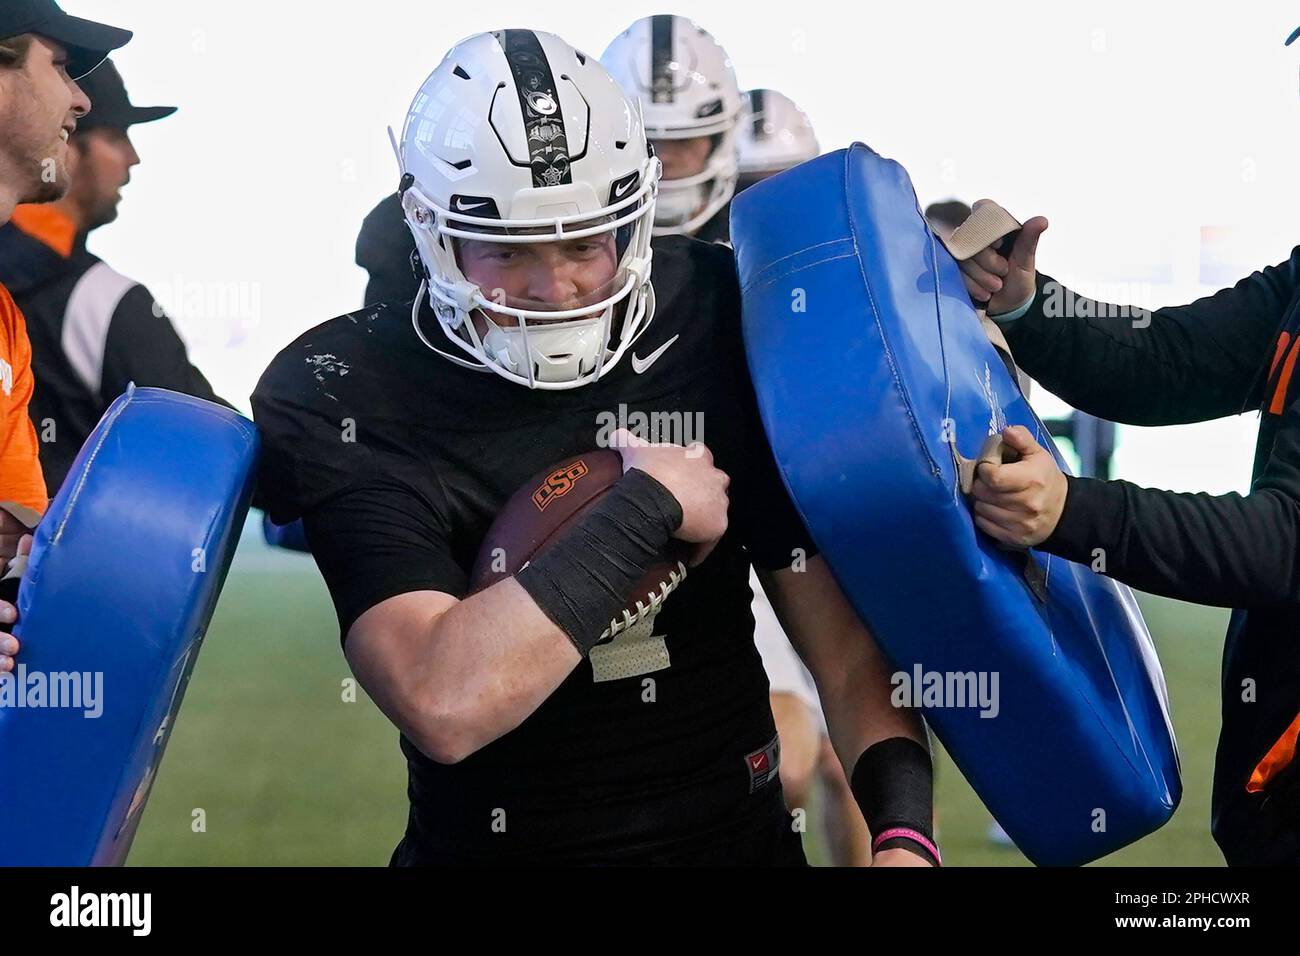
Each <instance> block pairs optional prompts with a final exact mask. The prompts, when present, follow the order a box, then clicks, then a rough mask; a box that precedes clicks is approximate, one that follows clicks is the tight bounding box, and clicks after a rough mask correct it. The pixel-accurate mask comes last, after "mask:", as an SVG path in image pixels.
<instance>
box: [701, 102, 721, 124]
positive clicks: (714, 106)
mask: <svg viewBox="0 0 1300 956" xmlns="http://www.w3.org/2000/svg"><path fill="white" fill-rule="evenodd" d="M721 112H722V99H721V98H719V99H716V100H709V102H707V103H703V104H701V105H700V106H699V107H698V108H697V109H696V110H695V118H696V119H704V117H706V116H717V115H718V114H719V113H721Z"/></svg>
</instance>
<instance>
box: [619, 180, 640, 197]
mask: <svg viewBox="0 0 1300 956" xmlns="http://www.w3.org/2000/svg"><path fill="white" fill-rule="evenodd" d="M635 182H636V180H635V179H629V180H628V181H627V182H625V183H624V184H623V185H622V187H621V188H620V187H618V186H615V187H614V198H615V199H622V198H623V197H624V196H626V195H627V191H628V190H629V189H631V188H632V185H633V184H634V183H635Z"/></svg>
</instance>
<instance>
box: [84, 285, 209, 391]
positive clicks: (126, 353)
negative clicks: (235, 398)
mask: <svg viewBox="0 0 1300 956" xmlns="http://www.w3.org/2000/svg"><path fill="white" fill-rule="evenodd" d="M128 382H135V384H137V385H148V386H152V387H154V388H170V389H171V390H172V391H175V392H182V393H184V394H186V395H193V396H194V397H195V398H204V399H207V400H208V401H209V402H217V403H218V404H221V405H225V406H226V407H227V408H233V407H234V406H232V405H231V404H230V403H229V402H227V401H226V400H225V399H222V398H218V397H217V395H216V394H215V393H214V392H213V391H212V386H211V385H209V384H208V380H207V379H206V378H204V377H203V373H202V372H200V371H199V370H198V369H197V368H195V367H194V366H193V365H191V364H190V358H189V355H188V354H187V353H186V351H185V343H184V342H182V341H181V337H180V336H179V335H177V334H176V329H175V327H173V326H172V323H171V319H169V318H168V317H167V315H166V313H164V312H163V311H162V309H161V308H160V307H159V306H158V305H157V303H156V302H155V300H154V297H153V296H152V295H151V294H150V292H149V290H148V289H146V288H145V287H144V286H141V285H137V286H135V287H134V288H132V289H131V290H130V291H129V292H127V294H126V295H124V296H123V297H122V301H121V302H119V303H118V306H117V309H116V310H115V311H114V312H113V318H112V320H111V321H110V322H109V325H108V335H107V337H106V339H105V341H104V375H103V378H102V380H101V383H100V393H101V394H102V395H103V396H104V400H105V401H112V400H113V399H114V398H116V397H117V396H118V395H121V394H122V393H123V392H124V391H126V386H127V383H128Z"/></svg>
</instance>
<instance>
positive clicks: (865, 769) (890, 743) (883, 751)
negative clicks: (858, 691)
mask: <svg viewBox="0 0 1300 956" xmlns="http://www.w3.org/2000/svg"><path fill="white" fill-rule="evenodd" d="M849 789H851V790H852V791H853V796H854V798H855V799H856V800H857V801H858V806H859V807H860V808H861V809H862V816H863V819H865V820H866V821H867V829H869V830H870V831H871V832H872V834H873V835H875V834H880V833H884V832H885V831H886V830H892V829H894V828H896V827H903V828H906V829H909V830H915V831H916V832H917V833H919V834H921V835H922V836H923V837H925V838H926V839H927V840H929V841H930V842H931V843H933V842H934V829H933V821H934V768H933V765H932V764H931V762H930V754H929V752H928V751H927V750H926V749H925V747H923V746H922V745H921V744H919V743H917V742H916V741H915V740H911V739H909V738H907V737H890V738H889V739H888V740H882V741H880V742H879V743H875V744H872V745H871V746H870V747H868V748H867V749H866V750H864V751H863V752H862V756H860V757H859V758H858V762H857V763H856V764H854V766H853V777H852V779H851V780H850V781H849ZM894 847H904V848H905V849H908V850H911V851H913V852H915V853H920V854H921V855H923V856H925V857H926V858H927V859H930V860H932V861H933V862H934V863H936V864H937V863H938V862H939V861H938V860H937V859H935V858H934V855H933V854H932V853H931V852H930V851H929V849H928V848H927V847H925V846H923V845H922V844H920V843H917V842H916V841H915V840H910V839H908V838H907V837H895V838H893V839H889V840H885V841H884V842H883V843H881V844H880V845H879V846H877V847H875V849H876V850H889V849H893V848H894Z"/></svg>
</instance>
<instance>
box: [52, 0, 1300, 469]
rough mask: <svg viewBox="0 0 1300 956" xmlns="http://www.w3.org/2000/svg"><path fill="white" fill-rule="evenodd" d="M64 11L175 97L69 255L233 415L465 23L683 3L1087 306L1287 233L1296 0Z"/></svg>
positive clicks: (1299, 117)
mask: <svg viewBox="0 0 1300 956" xmlns="http://www.w3.org/2000/svg"><path fill="white" fill-rule="evenodd" d="M64 7H65V9H67V10H68V11H69V12H71V13H74V14H77V15H81V16H87V17H92V18H96V19H102V20H104V21H106V22H109V23H114V24H119V25H122V26H126V27H130V28H132V29H134V30H135V33H136V36H135V39H134V40H133V41H132V42H131V43H130V44H129V45H128V46H127V47H126V48H125V49H124V50H123V51H121V52H120V53H119V54H118V55H117V56H116V58H115V59H116V61H117V63H118V65H119V66H120V68H121V70H122V73H123V76H124V78H125V80H126V82H127V87H128V89H129V90H130V92H131V96H132V99H133V100H134V101H135V102H136V103H138V104H142V105H151V104H155V103H162V104H175V105H179V106H180V107H181V111H180V112H179V113H178V114H177V115H176V116H174V117H172V118H170V119H167V120H163V121H161V122H158V123H154V124H150V125H147V126H141V127H136V128H135V130H134V131H133V134H132V135H133V139H134V140H135V143H136V146H137V148H138V150H139V152H140V155H141V157H142V159H143V164H142V165H141V166H140V167H138V168H137V169H136V170H135V172H134V180H133V182H132V183H131V184H130V185H129V186H128V187H127V188H126V190H125V191H124V200H123V204H122V206H121V217H120V218H119V220H118V222H116V223H114V224H113V225H111V226H107V227H105V228H104V229H102V230H100V231H99V232H97V233H95V234H94V236H93V237H92V239H91V248H92V250H94V251H95V252H97V253H98V254H100V255H101V256H103V257H104V258H105V259H107V260H108V261H109V263H110V264H112V265H113V266H114V267H115V268H117V269H118V270H120V271H122V272H124V273H126V274H128V275H130V276H132V277H133V278H136V279H138V280H140V281H142V282H144V283H145V284H146V285H147V286H149V287H150V289H151V290H152V291H153V293H154V294H155V296H157V297H158V299H159V300H160V301H161V302H162V303H163V305H164V306H166V307H167V309H168V311H169V312H170V314H171V315H172V316H173V317H174V318H175V319H176V320H177V325H178V327H179V328H180V330H181V333H182V335H183V336H184V337H185V339H186V340H187V341H188V342H189V344H190V348H191V354H192V357H193V358H194V360H195V362H196V364H198V365H199V366H200V367H201V368H202V369H203V370H204V372H205V373H206V374H207V376H208V377H209V379H210V380H211V381H212V382H213V384H214V386H215V387H216V388H217V390H218V392H219V393H221V394H222V395H223V396H225V397H226V398H227V399H229V400H230V401H232V402H234V403H235V404H237V405H240V406H241V407H243V408H245V409H247V407H248V399H247V396H248V394H249V393H250V392H251V391H252V388H253V385H254V384H255V383H256V381H257V378H258V376H259V374H260V373H261V370H262V369H263V368H264V367H265V365H266V364H267V362H268V361H269V360H270V358H271V357H272V356H273V355H274V354H275V352H276V351H277V350H278V349H279V348H281V347H282V346H283V345H285V344H286V343H288V342H289V341H290V340H292V339H293V338H294V337H296V336H297V335H298V334H299V333H300V332H302V331H303V330H305V329H307V328H309V327H311V326H313V325H315V324H317V323H319V322H322V321H324V320H326V319H328V318H331V317H333V316H335V315H338V314H341V313H343V312H347V311H350V310H352V309H355V308H357V307H359V306H360V305H361V298H362V290H363V288H364V277H363V273H362V272H361V270H360V269H359V268H357V267H356V266H355V265H354V264H353V261H352V250H353V243H354V240H355V238H356V233H357V229H358V227H359V225H360V222H361V219H362V217H363V216H364V215H365V213H366V212H367V211H368V210H369V209H370V208H371V207H372V206H373V205H374V203H375V202H376V201H377V200H378V199H379V197H381V196H382V195H384V194H385V193H386V192H388V191H391V190H392V189H393V188H394V187H395V185H396V180H397V173H396V164H395V162H394V160H393V156H392V152H391V150H390V148H389V145H388V140H387V135H386V133H385V127H386V126H387V125H388V124H390V123H391V124H392V125H393V126H394V128H395V129H399V130H400V126H401V121H402V119H403V117H404V116H405V111H406V107H407V104H408V103H409V101H410V99H411V96H412V95H413V94H414V92H415V91H416V89H417V88H418V87H419V85H420V83H421V82H422V81H423V80H424V78H425V76H426V75H427V74H428V73H429V72H430V71H431V70H432V69H433V67H434V66H435V65H437V63H438V61H439V60H440V59H441V58H442V56H443V54H444V53H445V52H446V50H447V48H448V47H449V46H450V45H451V44H452V43H454V42H455V41H456V40H458V39H460V38H462V37H464V36H467V35H469V34H471V33H475V32H479V31H482V30H490V29H499V28H503V27H532V28H537V29H546V30H550V31H552V32H556V33H558V34H560V35H561V36H563V37H565V38H566V39H567V40H569V42H571V43H573V44H574V45H576V46H578V47H579V48H581V49H584V50H585V51H586V52H588V53H589V54H591V55H593V56H599V55H600V53H601V52H602V51H603V50H604V47H605V45H606V44H607V43H608V41H609V40H610V39H611V38H612V37H613V36H614V35H615V34H616V33H617V32H618V31H619V30H621V29H623V28H624V27H625V26H627V25H628V24H629V23H631V22H632V21H633V20H634V19H636V18H637V17H640V16H643V15H647V14H650V13H661V12H669V11H671V12H675V13H678V14H682V15H686V16H691V17H692V18H694V19H695V20H696V21H697V22H699V23H700V24H701V25H702V26H704V27H705V28H706V29H708V30H710V31H711V32H712V33H713V34H714V36H716V37H717V38H718V39H719V41H720V42H722V43H723V45H724V46H726V47H727V49H728V51H729V53H730V54H731V57H732V59H733V61H734V63H735V65H736V71H737V74H738V76H739V79H740V83H741V86H742V87H744V88H748V87H754V86H766V87H771V88H775V89H780V90H782V91H784V92H785V93H787V94H788V95H790V96H791V97H792V98H793V99H794V100H795V101H796V102H798V103H799V104H800V105H801V106H803V107H804V109H805V110H806V111H807V112H808V113H809V115H810V116H811V118H812V121H813V124H814V126H815V127H816V129H817V131H818V134H819V138H820V140H821V143H822V146H823V148H825V149H834V148H839V147H841V146H845V145H847V144H848V143H850V142H852V141H854V140H862V141H864V142H866V143H868V144H870V145H871V146H872V147H874V148H875V149H877V150H878V151H879V152H881V153H883V154H884V155H886V156H890V157H892V158H894V159H897V160H899V161H900V162H902V163H903V165H904V166H906V167H907V169H908V171H909V172H910V174H911V177H912V180H913V182H914V183H915V185H916V189H917V193H918V195H919V196H920V198H921V201H922V203H923V204H924V203H928V202H930V201H933V200H935V199H941V198H946V197H949V196H957V197H960V198H962V199H965V200H966V201H968V202H969V201H972V200H974V199H978V198H981V197H984V196H989V197H992V198H995V199H997V200H998V201H999V202H1001V203H1002V204H1003V205H1005V206H1006V207H1007V208H1008V209H1010V210H1011V211H1012V212H1013V213H1015V214H1016V215H1017V216H1019V217H1020V218H1021V219H1025V218H1028V217H1029V216H1032V215H1035V214H1042V215H1046V216H1047V217H1048V218H1049V219H1050V220H1051V221H1052V227H1051V229H1050V230H1049V231H1048V233H1047V234H1046V236H1045V237H1044V239H1043V244H1042V246H1041V247H1040V255H1039V266H1040V268H1041V269H1043V271H1045V272H1049V273H1051V274H1052V275H1054V276H1055V277H1056V278H1059V279H1061V280H1062V281H1063V282H1065V283H1066V284H1067V285H1069V286H1071V287H1073V288H1075V289H1076V290H1077V291H1080V292H1091V293H1093V294H1097V295H1101V296H1102V297H1103V298H1109V299H1110V300H1111V301H1118V302H1123V303H1126V304H1132V305H1142V306H1148V307H1154V306H1160V305H1167V304H1175V303H1181V302H1186V301H1190V300H1191V299H1193V298H1195V297H1197V296H1198V295H1202V294H1207V293H1209V292H1212V291H1214V290H1215V289H1216V288H1218V287H1219V286H1220V285H1222V284H1230V283H1231V281H1234V280H1235V278H1238V277H1241V276H1244V275H1246V274H1248V273H1250V272H1251V271H1253V270H1254V269H1256V268H1260V267H1262V266H1264V265H1266V264H1270V263H1277V262H1280V261H1282V260H1284V259H1286V258H1287V256H1288V255H1289V253H1290V250H1291V248H1292V247H1293V246H1294V245H1295V243H1296V242H1297V241H1298V237H1297V235H1296V230H1295V228H1294V226H1293V224H1294V223H1296V222H1297V221H1300V216H1298V215H1297V213H1300V189H1298V188H1297V183H1296V181H1295V180H1296V169H1297V161H1298V160H1300V93H1298V86H1297V75H1298V72H1300V49H1296V48H1295V47H1292V48H1285V47H1283V45H1282V42H1283V40H1284V39H1285V38H1286V36H1287V35H1288V34H1289V33H1290V31H1291V30H1292V29H1293V28H1294V27H1295V26H1297V25H1300V5H1297V4H1295V3H1293V2H1287V0H1267V2H1257V0H1252V2H1250V3H1235V4H1223V3H1219V2H1195V3H1190V2H1182V3H1174V2H1143V3H1137V2H1133V0H1128V2H1113V0H1090V2H1089V3H1088V4H1081V3H1079V4H1068V5H1067V4H1064V3H1043V2H1025V0H1001V2H999V3H997V4H970V3H959V2H956V0H943V2H925V0H911V2H909V3H899V2H896V0H893V2H887V3H884V2H863V0H858V2H854V3H844V2H843V0H839V2H833V0H800V2H798V3H789V4H786V3H770V2H754V3H749V4H745V5H743V6H742V5H741V4H737V3H734V2H731V3H722V2H716V0H689V2H686V3H683V4H682V5H681V6H680V7H678V8H677V9H675V10H672V9H671V8H669V11H665V10H662V9H657V8H650V7H646V6H643V5H641V4H633V3H626V2H623V0H606V2H602V3H599V4H596V3H584V2H579V3H568V4H566V3H552V4H547V5H544V6H539V5H538V4H537V3H535V2H530V3H523V2H515V0H496V2H492V3H471V4H450V3H435V2H429V0H426V2H422V3H417V2H410V0H369V2H367V3H365V4H361V5H357V4H343V5H335V4H331V3H307V2H302V0H260V2H251V0H219V2H218V0H135V2H127V0H66V2H65V3H64ZM543 11H544V12H543ZM1205 227H1210V228H1213V229H1215V230H1217V231H1216V233H1215V234H1214V236H1215V241H1214V242H1213V243H1211V244H1205V243H1203V242H1202V230H1203V228H1205ZM1203 257H1204V262H1203V261H1202V260H1203ZM1222 275H1226V276H1230V277H1231V278H1229V279H1227V281H1226V282H1220V281H1219V280H1220V276H1222ZM1202 279H1205V280H1206V282H1207V283H1209V284H1202ZM1036 404H1037V405H1038V406H1039V410H1040V412H1043V413H1048V412H1055V411H1056V410H1057V409H1058V408H1059V406H1058V405H1055V404H1052V403H1051V402H1050V400H1048V401H1042V402H1040V401H1037V400H1036ZM1254 430H1255V418H1254V416H1243V417H1242V418H1239V419H1233V420H1227V421H1221V422H1217V423H1209V424H1205V425H1197V426H1184V427H1178V428H1165V429H1133V428H1126V429H1123V430H1122V433H1121V447H1120V452H1119V455H1118V458H1117V470H1118V474H1119V475H1121V476H1123V477H1126V478H1129V479H1131V480H1135V481H1138V482H1141V483H1143V484H1148V485H1155V486H1160V487H1167V488H1175V489H1179V490H1208V491H1212V492H1222V491H1228V490H1233V489H1235V490H1242V491H1244V490H1245V488H1246V486H1247V483H1248V480H1249V465H1250V448H1251V445H1252V443H1253V435H1254Z"/></svg>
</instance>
